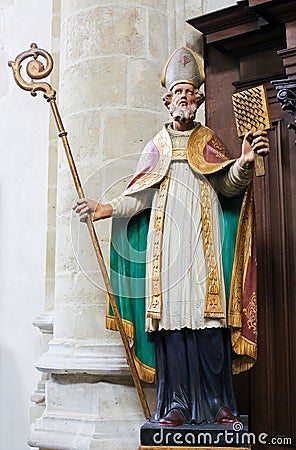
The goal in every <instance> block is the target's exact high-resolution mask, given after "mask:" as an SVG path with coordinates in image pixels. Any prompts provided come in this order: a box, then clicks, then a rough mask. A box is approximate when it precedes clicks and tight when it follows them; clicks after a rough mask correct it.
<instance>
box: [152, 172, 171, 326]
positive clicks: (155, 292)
mask: <svg viewBox="0 0 296 450" xmlns="http://www.w3.org/2000/svg"><path fill="white" fill-rule="evenodd" d="M169 182H170V178H169V177H168V176H167V177H165V178H164V180H163V181H162V183H161V185H160V187H159V194H158V199H157V205H156V211H155V219H154V242H153V256H152V294H151V299H150V303H149V306H148V309H147V317H148V318H150V319H161V315H162V285H161V263H162V237H163V223H164V215H165V205H166V201H167V196H168V188H169Z"/></svg>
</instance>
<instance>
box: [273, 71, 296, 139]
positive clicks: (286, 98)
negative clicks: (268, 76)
mask: <svg viewBox="0 0 296 450" xmlns="http://www.w3.org/2000/svg"><path fill="white" fill-rule="evenodd" d="M271 83H272V84H273V86H274V87H275V89H276V90H277V91H278V94H277V98H278V101H279V102H280V104H281V107H282V110H283V111H288V112H289V113H290V114H292V116H294V122H293V123H290V124H289V125H288V128H289V129H292V130H294V131H295V132H296V78H293V79H291V78H290V79H287V80H274V81H272V82H271ZM295 143H296V142H295Z"/></svg>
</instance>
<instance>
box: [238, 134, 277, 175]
mask: <svg viewBox="0 0 296 450" xmlns="http://www.w3.org/2000/svg"><path fill="white" fill-rule="evenodd" d="M269 152H270V145H269V139H268V137H267V132H266V131H255V132H252V131H249V132H248V133H247V134H246V135H245V137H244V140H243V143H242V153H241V156H240V158H239V160H238V162H239V165H240V166H241V167H246V166H247V165H249V164H250V163H253V162H254V154H255V153H258V155H262V156H266V155H268V153H269Z"/></svg>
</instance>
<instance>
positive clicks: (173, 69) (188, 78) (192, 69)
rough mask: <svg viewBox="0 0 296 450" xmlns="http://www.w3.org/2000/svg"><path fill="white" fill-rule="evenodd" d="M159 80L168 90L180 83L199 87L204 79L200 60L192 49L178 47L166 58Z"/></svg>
mask: <svg viewBox="0 0 296 450" xmlns="http://www.w3.org/2000/svg"><path fill="white" fill-rule="evenodd" d="M160 81H161V85H162V86H163V87H166V88H167V89H168V90H169V91H170V90H172V89H173V87H174V86H175V85H176V84H180V83H188V84H192V85H193V86H194V87H195V88H197V89H199V88H200V86H201V85H202V84H203V83H204V81H205V72H204V68H203V65H202V62H201V60H200V59H199V57H198V55H197V54H196V53H195V52H194V51H193V50H191V49H190V48H188V47H180V48H178V49H177V50H175V51H174V52H173V53H172V54H171V56H170V57H169V58H168V59H167V61H166V63H165V65H164V68H163V70H162V74H161V79H160Z"/></svg>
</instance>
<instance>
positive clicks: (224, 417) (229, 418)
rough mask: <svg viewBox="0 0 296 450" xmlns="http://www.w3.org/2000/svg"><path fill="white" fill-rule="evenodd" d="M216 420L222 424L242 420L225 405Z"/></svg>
mask: <svg viewBox="0 0 296 450" xmlns="http://www.w3.org/2000/svg"><path fill="white" fill-rule="evenodd" d="M215 422H216V423H220V424H229V423H235V422H240V419H239V418H238V417H236V416H235V415H234V414H233V413H232V412H231V410H230V409H229V408H226V407H224V408H221V409H220V410H219V412H218V414H217V417H216V420H215Z"/></svg>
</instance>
